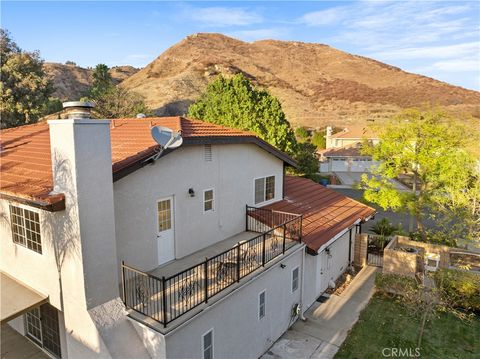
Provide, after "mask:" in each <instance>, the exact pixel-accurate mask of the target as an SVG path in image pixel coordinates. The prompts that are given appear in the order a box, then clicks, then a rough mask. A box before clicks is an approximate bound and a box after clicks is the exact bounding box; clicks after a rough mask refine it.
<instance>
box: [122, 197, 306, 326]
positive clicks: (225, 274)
mask: <svg viewBox="0 0 480 359" xmlns="http://www.w3.org/2000/svg"><path fill="white" fill-rule="evenodd" d="M246 229H247V230H248V231H254V232H260V233H261V234H259V235H258V236H256V237H254V238H252V239H249V240H247V241H242V242H239V243H237V244H236V245H235V246H234V247H233V248H231V249H229V250H227V251H224V252H222V253H220V254H218V255H216V256H214V257H212V258H207V259H206V260H205V261H204V262H202V263H200V264H198V265H195V266H193V267H190V268H188V269H185V270H183V271H181V272H179V273H176V274H174V275H172V276H170V277H162V278H159V277H156V276H153V275H151V274H149V273H146V272H142V271H139V270H137V269H135V268H132V267H130V266H128V265H126V264H125V263H123V262H122V290H123V302H124V304H125V306H126V307H127V308H129V309H132V310H134V311H136V312H138V313H141V314H143V315H146V316H148V317H150V318H153V319H154V320H156V321H157V322H159V323H161V324H163V325H164V326H167V324H168V323H170V322H172V321H173V320H175V319H177V318H179V317H180V316H182V315H184V314H186V313H188V312H189V311H190V310H192V309H194V308H195V307H197V306H199V305H200V304H202V303H207V302H208V300H209V299H210V298H212V297H213V296H214V295H216V294H218V293H220V292H221V291H223V290H225V289H226V288H228V287H230V286H231V285H232V284H234V283H236V282H239V281H240V280H241V279H242V278H244V277H245V276H247V275H249V274H250V273H252V272H253V271H255V270H256V269H258V268H260V267H262V266H265V265H266V264H267V263H269V262H270V261H272V260H274V259H275V258H276V257H278V256H279V255H281V254H284V253H285V251H287V250H288V249H290V248H291V247H293V246H294V245H295V244H296V243H298V242H301V237H302V216H301V215H295V214H290V213H285V212H275V211H271V210H265V209H261V208H254V207H248V206H247V216H246Z"/></svg>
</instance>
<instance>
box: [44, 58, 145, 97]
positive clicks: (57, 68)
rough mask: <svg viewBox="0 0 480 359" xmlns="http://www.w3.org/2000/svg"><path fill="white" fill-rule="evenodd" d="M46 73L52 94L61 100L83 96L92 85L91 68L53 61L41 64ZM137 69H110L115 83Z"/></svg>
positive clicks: (117, 67)
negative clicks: (53, 89)
mask: <svg viewBox="0 0 480 359" xmlns="http://www.w3.org/2000/svg"><path fill="white" fill-rule="evenodd" d="M43 67H44V69H45V71H46V73H47V74H48V75H49V76H50V77H51V78H52V80H53V86H54V88H55V92H54V94H53V96H55V97H58V98H60V99H61V100H62V101H63V100H78V99H79V98H80V97H82V96H84V95H85V94H86V93H87V92H88V89H89V88H90V86H91V85H92V72H93V70H91V69H85V68H83V67H78V66H75V65H64V64H57V63H53V62H46V63H44V64H43ZM137 71H138V69H136V68H134V67H132V66H116V67H112V68H111V69H110V75H111V76H112V79H113V80H114V82H115V84H118V83H120V82H122V81H123V80H125V79H126V78H127V77H129V76H132V75H133V74H134V73H136V72H137Z"/></svg>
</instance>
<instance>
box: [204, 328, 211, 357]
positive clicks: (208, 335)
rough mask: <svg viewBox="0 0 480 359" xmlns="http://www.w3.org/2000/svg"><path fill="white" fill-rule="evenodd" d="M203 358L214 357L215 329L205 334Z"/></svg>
mask: <svg viewBox="0 0 480 359" xmlns="http://www.w3.org/2000/svg"><path fill="white" fill-rule="evenodd" d="M203 359H213V329H210V330H209V331H208V332H206V333H205V334H204V335H203Z"/></svg>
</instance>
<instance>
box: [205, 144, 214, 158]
mask: <svg viewBox="0 0 480 359" xmlns="http://www.w3.org/2000/svg"><path fill="white" fill-rule="evenodd" d="M204 149H205V150H204V156H205V162H212V159H213V156H212V145H205V148H204Z"/></svg>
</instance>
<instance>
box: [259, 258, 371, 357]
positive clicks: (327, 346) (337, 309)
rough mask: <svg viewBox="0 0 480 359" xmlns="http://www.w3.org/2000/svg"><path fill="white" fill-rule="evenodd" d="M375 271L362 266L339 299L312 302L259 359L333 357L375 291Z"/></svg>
mask: <svg viewBox="0 0 480 359" xmlns="http://www.w3.org/2000/svg"><path fill="white" fill-rule="evenodd" d="M376 271H377V268H376V267H369V266H367V267H365V268H364V269H362V271H361V272H360V273H359V274H358V275H357V276H356V277H355V278H354V280H353V281H352V283H351V284H350V285H349V286H348V287H347V289H346V290H345V291H344V292H343V293H342V294H341V295H340V296H337V295H332V296H331V297H330V298H329V299H328V300H327V301H326V302H325V303H318V302H315V303H314V304H313V305H312V306H311V307H310V308H309V309H308V310H307V312H306V313H305V317H306V318H307V320H306V321H302V320H297V322H296V323H295V324H294V325H293V326H292V327H291V328H290V329H289V330H288V331H287V332H286V333H285V334H284V335H283V336H282V337H281V338H280V339H279V340H277V341H276V342H275V344H273V346H272V347H271V348H270V349H269V350H268V351H267V353H265V354H264V355H263V356H262V357H261V359H280V358H282V359H283V358H284V359H287V358H288V359H295V358H298V359H307V358H311V359H330V358H333V357H334V356H335V354H336V353H337V351H338V348H339V346H340V345H341V344H342V343H343V341H344V340H345V338H346V337H347V334H348V331H349V330H350V328H351V327H352V326H353V325H354V324H355V322H356V321H357V320H358V317H359V315H360V312H361V311H362V310H363V309H364V308H365V306H366V305H367V303H368V302H369V300H370V298H371V297H372V295H373V293H374V291H375V289H374V279H375V273H376Z"/></svg>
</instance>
